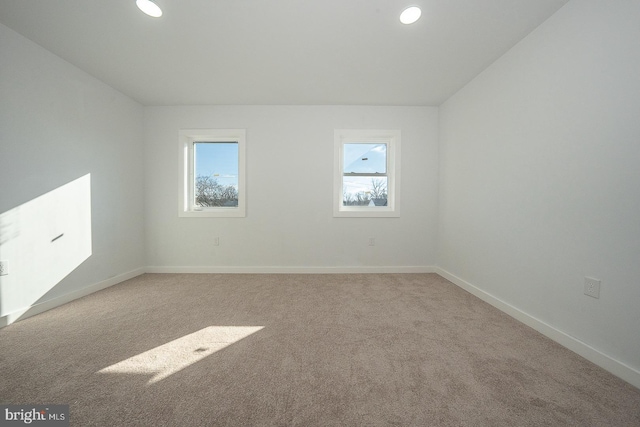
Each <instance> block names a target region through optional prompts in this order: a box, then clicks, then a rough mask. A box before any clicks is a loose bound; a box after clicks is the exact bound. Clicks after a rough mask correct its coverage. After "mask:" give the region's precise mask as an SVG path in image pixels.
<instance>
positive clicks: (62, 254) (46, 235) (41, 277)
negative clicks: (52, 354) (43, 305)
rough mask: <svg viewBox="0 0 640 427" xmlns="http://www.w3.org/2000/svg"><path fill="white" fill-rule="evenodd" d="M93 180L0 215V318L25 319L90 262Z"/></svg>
mask: <svg viewBox="0 0 640 427" xmlns="http://www.w3.org/2000/svg"><path fill="white" fill-rule="evenodd" d="M91 246H92V241H91V174H87V175H85V176H83V177H80V178H78V179H76V180H74V181H72V182H70V183H68V184H65V185H62V186H60V187H58V188H56V189H55V190H52V191H50V192H48V193H46V194H43V195H42V196H39V197H37V198H35V199H33V200H30V201H28V202H26V203H24V204H22V205H20V206H18V207H15V208H13V209H11V210H9V211H7V212H3V213H2V214H0V260H3V261H8V263H9V274H8V275H5V276H0V316H6V319H5V321H6V323H7V324H8V323H11V322H13V321H15V320H17V319H19V318H20V316H22V315H23V314H24V313H25V312H27V311H28V310H29V309H30V308H31V307H32V306H33V305H34V304H36V303H37V302H39V300H40V299H41V298H42V297H43V296H44V295H45V294H46V293H47V292H49V291H50V290H51V289H52V288H54V287H55V286H56V285H57V284H58V283H60V281H61V280H62V279H64V278H65V277H66V276H67V275H68V274H69V273H71V272H72V271H73V270H75V269H76V268H77V267H78V266H79V265H80V264H82V263H83V262H84V261H85V260H86V259H87V258H89V257H90V256H91V251H92V249H91Z"/></svg>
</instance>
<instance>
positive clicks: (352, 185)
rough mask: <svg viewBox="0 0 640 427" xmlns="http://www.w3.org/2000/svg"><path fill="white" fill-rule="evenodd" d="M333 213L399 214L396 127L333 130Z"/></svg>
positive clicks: (379, 215)
mask: <svg viewBox="0 0 640 427" xmlns="http://www.w3.org/2000/svg"><path fill="white" fill-rule="evenodd" d="M334 151H335V173H334V195H333V199H334V201H333V204H334V205H333V216H335V217H399V216H400V193H399V189H400V166H399V165H400V131H399V130H345V129H338V130H336V131H335V148H334Z"/></svg>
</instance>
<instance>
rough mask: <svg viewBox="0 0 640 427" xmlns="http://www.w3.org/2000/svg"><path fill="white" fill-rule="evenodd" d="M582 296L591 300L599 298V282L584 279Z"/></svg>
mask: <svg viewBox="0 0 640 427" xmlns="http://www.w3.org/2000/svg"><path fill="white" fill-rule="evenodd" d="M584 294H585V295H589V296H590V297H593V298H600V280H598V279H594V278H591V277H585V278H584Z"/></svg>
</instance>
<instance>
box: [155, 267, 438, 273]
mask: <svg viewBox="0 0 640 427" xmlns="http://www.w3.org/2000/svg"><path fill="white" fill-rule="evenodd" d="M146 272H147V273H251V274H341V273H376V274H382V273H434V272H435V268H434V267H431V266H358V267H269V266H261V267H188V266H187V267H147V269H146Z"/></svg>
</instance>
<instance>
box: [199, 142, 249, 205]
mask: <svg viewBox="0 0 640 427" xmlns="http://www.w3.org/2000/svg"><path fill="white" fill-rule="evenodd" d="M193 156H194V159H193V165H194V174H193V175H194V192H193V193H194V198H195V200H194V203H195V205H196V206H201V207H212V206H217V207H237V206H238V143H237V142H195V143H194V144H193Z"/></svg>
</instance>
